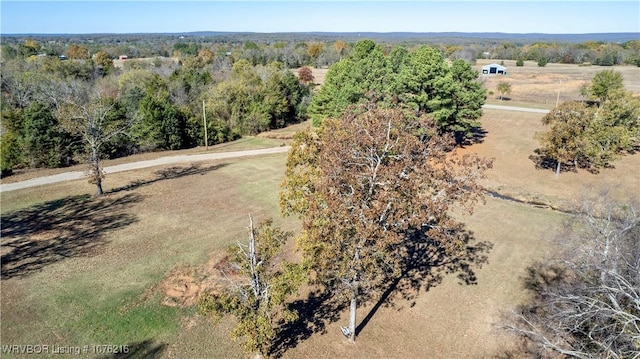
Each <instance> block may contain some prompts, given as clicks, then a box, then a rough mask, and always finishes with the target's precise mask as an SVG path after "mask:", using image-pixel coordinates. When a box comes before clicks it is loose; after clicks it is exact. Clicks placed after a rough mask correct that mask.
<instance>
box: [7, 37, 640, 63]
mask: <svg viewBox="0 0 640 359" xmlns="http://www.w3.org/2000/svg"><path fill="white" fill-rule="evenodd" d="M287 35H288V36H287ZM372 35H375V34H372ZM3 40H4V41H3V46H2V47H1V49H2V58H3V59H13V58H28V57H30V56H37V55H47V56H55V57H57V56H59V55H65V56H66V57H67V58H70V59H88V58H91V57H93V56H95V55H96V54H97V53H98V52H103V53H104V54H106V55H107V56H109V57H110V58H112V59H113V58H117V57H118V56H120V55H126V56H128V57H129V58H143V57H146V58H151V57H171V56H174V57H189V56H196V55H197V54H198V53H199V51H201V50H207V51H211V52H212V53H213V54H215V56H217V57H220V58H224V57H226V56H231V57H233V59H234V60H240V59H246V60H249V61H250V62H251V63H252V64H253V65H258V64H261V65H267V64H269V63H271V62H282V63H284V64H285V66H286V67H289V68H296V67H300V66H317V67H329V66H331V65H332V64H334V63H336V62H338V61H339V60H341V59H342V58H343V57H344V56H346V55H348V54H349V53H350V52H351V51H352V49H353V47H354V45H355V43H357V41H359V39H357V38H355V37H353V36H349V35H348V34H342V35H341V34H336V35H334V36H330V35H326V36H313V35H310V34H306V35H305V34H282V35H280V36H279V37H278V38H274V37H273V36H269V34H253V35H251V34H224V35H222V34H219V35H209V36H186V37H185V36H181V37H178V36H170V35H164V36H163V35H153V34H149V35H120V36H113V35H94V36H93V37H89V38H84V37H82V36H79V37H76V38H73V37H69V38H67V37H59V36H58V37H46V36H43V37H38V38H20V37H8V38H5V39H3ZM462 40H463V39H455V38H438V37H433V38H430V37H424V38H421V39H420V37H417V38H411V37H405V38H403V37H398V38H394V37H388V36H387V37H382V36H380V38H379V40H378V41H381V44H382V46H383V48H384V49H385V53H388V52H389V51H390V50H391V49H392V48H393V47H395V46H396V45H399V44H400V45H402V46H406V47H407V48H410V49H416V48H417V47H419V46H421V44H425V43H426V44H430V46H432V47H435V48H437V49H439V50H440V51H442V52H443V53H444V54H445V56H446V57H447V58H449V59H451V60H456V59H464V60H466V61H468V62H471V63H473V62H475V60H476V59H478V58H491V59H508V60H531V61H543V62H545V63H546V62H552V63H569V64H580V63H585V62H588V63H592V64H595V65H603V66H611V65H622V64H632V65H639V64H640V41H638V40H630V41H621V42H612V41H610V42H605V41H585V42H580V43H576V42H566V40H565V41H564V42H563V41H560V40H559V41H555V42H550V41H547V42H534V41H535V39H528V40H527V39H519V40H517V41H509V40H505V39H477V38H471V39H467V40H466V41H462ZM461 42H463V43H461Z"/></svg>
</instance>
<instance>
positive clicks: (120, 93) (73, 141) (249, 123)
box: [0, 43, 309, 175]
mask: <svg viewBox="0 0 640 359" xmlns="http://www.w3.org/2000/svg"><path fill="white" fill-rule="evenodd" d="M27 45H30V46H31V45H33V44H30V43H27ZM33 46H35V45H33ZM78 47H82V46H78ZM195 48H196V49H197V52H195V55H193V53H194V52H193V51H192V48H190V47H189V46H187V47H186V48H182V47H180V46H179V47H177V50H176V51H184V52H185V54H186V55H181V57H180V61H179V62H177V63H174V62H171V61H166V60H159V59H156V60H157V61H156V60H153V61H142V60H138V61H136V60H126V62H125V66H124V67H123V68H121V69H120V68H116V67H114V65H113V61H112V60H111V59H110V57H109V55H108V54H105V53H104V50H100V51H98V52H97V53H96V54H95V56H91V57H88V56H80V54H84V53H86V52H85V51H84V49H80V50H78V49H77V48H75V47H74V48H70V50H73V51H71V52H67V54H68V55H70V56H68V59H67V60H61V59H59V58H58V57H50V56H31V57H28V58H26V59H24V58H14V59H10V60H6V59H3V61H2V79H1V81H2V82H1V90H2V102H1V105H0V106H1V110H2V118H1V123H0V124H1V135H2V146H1V161H2V162H1V163H2V171H3V173H4V174H7V173H10V172H11V170H12V169H14V168H20V167H60V166H68V165H71V164H74V163H78V162H85V161H86V160H87V159H86V157H85V156H88V155H89V152H91V150H90V148H89V147H90V146H89V147H88V144H89V142H91V141H90V140H88V137H87V136H86V133H83V132H82V131H79V130H78V129H79V128H83V126H85V125H87V123H90V122H91V121H93V120H94V119H98V120H96V121H97V122H95V123H99V125H95V126H98V127H96V128H93V129H89V130H88V131H89V132H91V133H92V134H98V133H99V134H107V133H110V131H112V130H113V129H115V128H121V125H124V124H127V126H126V127H127V128H126V131H120V132H121V133H118V134H117V135H113V136H106V135H105V136H104V138H103V140H104V141H102V140H101V141H100V146H99V147H100V148H99V152H100V153H99V157H100V158H113V157H118V156H123V155H129V154H133V153H137V152H141V151H155V150H164V149H182V148H189V147H194V146H197V145H203V144H204V140H203V136H202V134H203V132H204V131H203V102H204V105H205V110H206V113H207V114H208V119H209V121H208V125H207V127H208V132H209V143H208V144H209V145H212V144H216V143H220V142H224V141H228V140H231V139H234V138H238V137H240V136H243V135H250V134H257V133H258V132H260V131H264V130H267V129H272V128H278V127H283V126H286V125H287V124H291V123H296V122H299V121H301V120H303V119H305V118H306V115H305V110H306V105H305V104H306V103H308V101H309V100H308V96H309V87H308V85H307V84H306V83H303V82H300V81H298V79H297V77H296V76H295V75H294V73H293V72H291V71H289V70H287V69H286V68H285V66H284V65H283V64H282V63H270V64H268V65H266V66H265V65H255V66H254V65H253V64H252V63H251V62H249V61H248V60H246V59H241V60H237V61H232V60H231V59H229V58H228V57H226V56H222V57H219V56H218V55H217V54H215V53H213V52H212V51H208V50H207V49H201V48H199V47H197V46H196V47H195ZM74 49H75V50H74ZM76 52H77V53H76ZM98 113H99V115H98ZM96 116H97V117H96ZM72 120H73V121H72ZM74 121H75V122H74ZM92 126H94V125H92ZM98 137H100V136H98ZM94 139H95V138H94ZM98 172H99V171H98ZM96 175H99V173H97V174H96Z"/></svg>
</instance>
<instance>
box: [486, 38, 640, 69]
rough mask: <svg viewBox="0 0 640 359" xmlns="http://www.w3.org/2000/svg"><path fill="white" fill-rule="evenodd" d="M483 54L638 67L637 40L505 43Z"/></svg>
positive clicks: (519, 58)
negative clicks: (572, 42)
mask: <svg viewBox="0 0 640 359" xmlns="http://www.w3.org/2000/svg"><path fill="white" fill-rule="evenodd" d="M484 54H485V55H484V57H487V58H493V59H505V60H530V61H538V62H540V61H543V62H545V63H547V62H552V63H563V64H582V63H591V64H594V65H601V66H612V65H624V64H628V65H636V66H640V40H631V41H627V42H624V43H621V44H619V43H605V42H595V41H588V42H584V43H578V44H568V43H565V44H562V43H534V44H525V45H519V44H515V43H511V42H505V43H502V44H500V45H495V46H493V47H491V48H488V49H485V50H484Z"/></svg>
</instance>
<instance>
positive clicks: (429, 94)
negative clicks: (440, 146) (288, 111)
mask: <svg viewBox="0 0 640 359" xmlns="http://www.w3.org/2000/svg"><path fill="white" fill-rule="evenodd" d="M477 75H478V74H477V72H476V71H474V70H473V69H472V68H471V66H470V65H469V64H467V63H465V62H464V61H463V60H457V61H454V62H453V63H452V64H451V65H449V64H447V62H446V60H445V58H444V56H443V55H442V53H441V52H440V51H438V50H436V49H434V48H431V47H428V46H424V47H421V48H419V49H417V50H416V51H413V52H408V51H407V50H406V49H404V48H401V47H397V48H394V49H393V50H392V51H391V52H390V53H389V55H387V56H385V55H384V52H383V50H382V48H381V47H380V46H379V45H377V44H376V43H375V42H373V41H371V40H364V41H361V42H359V43H357V44H356V45H355V47H354V50H353V52H352V54H351V55H350V56H348V57H346V58H344V59H343V60H341V61H339V62H338V63H336V64H334V65H333V66H331V68H330V69H329V71H328V72H327V75H326V78H325V83H324V85H323V87H322V88H321V89H320V90H319V91H318V93H317V94H316V96H315V97H314V98H313V101H312V103H311V105H310V106H309V115H310V116H311V118H312V119H313V121H314V123H315V124H319V123H320V122H321V121H322V120H324V119H325V118H329V117H333V118H336V117H339V116H340V115H341V114H342V112H344V110H345V109H346V108H347V107H348V106H349V105H351V104H357V103H359V102H366V101H367V98H369V97H371V96H377V97H379V98H381V99H383V100H384V101H385V102H387V103H389V104H393V105H398V104H400V105H402V106H405V107H406V106H408V107H410V108H412V109H414V110H415V111H416V113H418V114H429V115H430V116H432V117H433V118H434V120H435V121H436V124H437V125H438V128H439V130H440V131H441V132H443V133H454V134H455V136H456V140H457V141H459V142H461V141H463V140H464V139H465V138H469V137H471V136H472V134H473V130H474V129H476V128H478V127H479V126H480V125H479V123H478V121H477V119H478V118H479V117H480V116H481V114H482V105H483V104H484V101H485V91H484V89H483V87H482V85H481V83H480V82H479V81H478V80H477Z"/></svg>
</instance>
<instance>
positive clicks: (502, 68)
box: [482, 64, 507, 70]
mask: <svg viewBox="0 0 640 359" xmlns="http://www.w3.org/2000/svg"><path fill="white" fill-rule="evenodd" d="M490 67H496V68H498V69H500V70H506V69H507V68H506V67H504V66H502V65H498V64H489V65H484V66H482V68H483V69H485V68H486V69H488V68H490Z"/></svg>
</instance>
